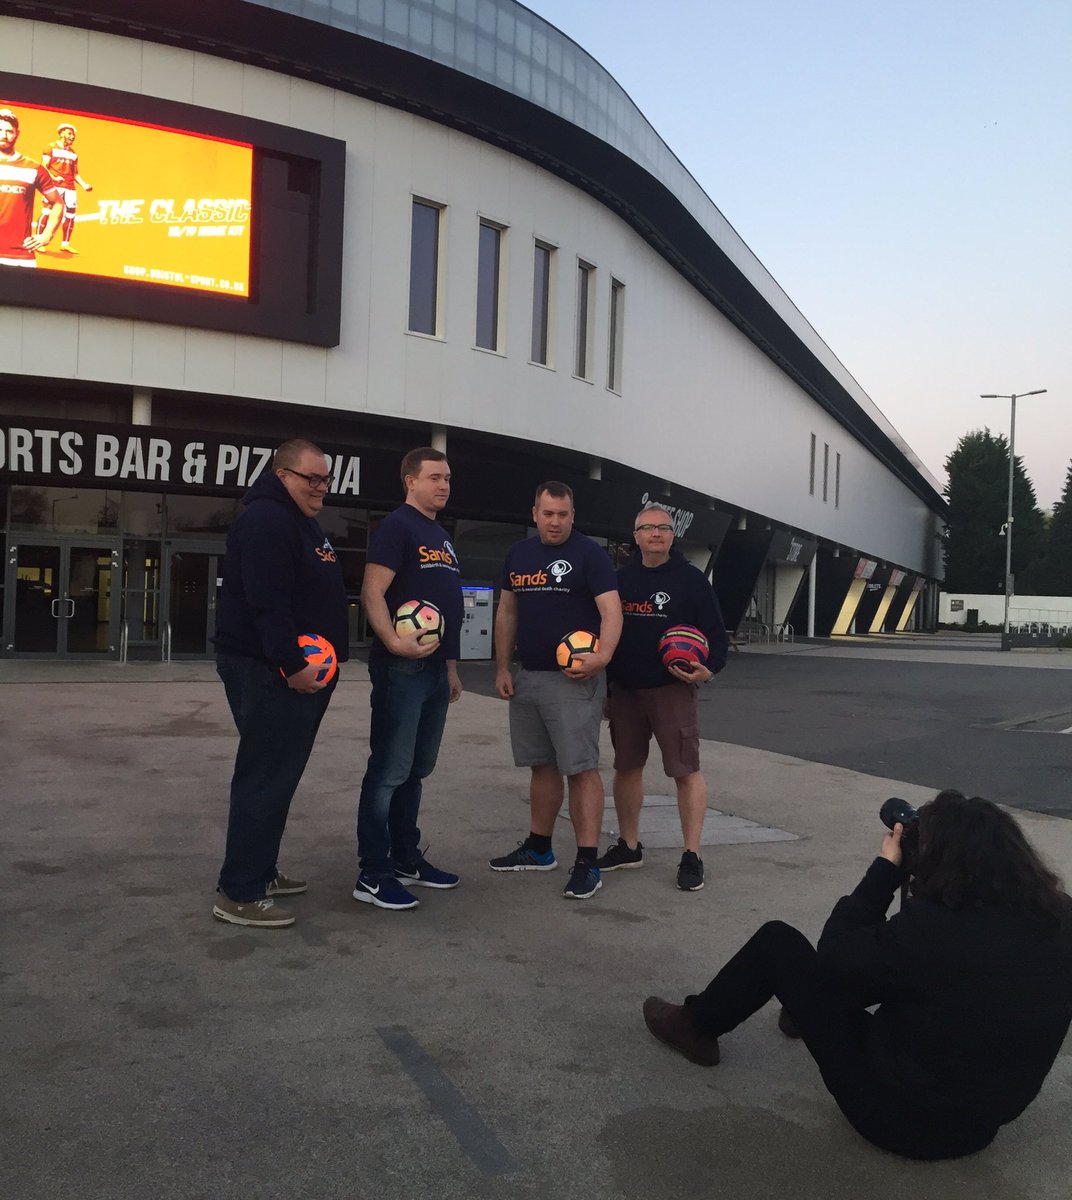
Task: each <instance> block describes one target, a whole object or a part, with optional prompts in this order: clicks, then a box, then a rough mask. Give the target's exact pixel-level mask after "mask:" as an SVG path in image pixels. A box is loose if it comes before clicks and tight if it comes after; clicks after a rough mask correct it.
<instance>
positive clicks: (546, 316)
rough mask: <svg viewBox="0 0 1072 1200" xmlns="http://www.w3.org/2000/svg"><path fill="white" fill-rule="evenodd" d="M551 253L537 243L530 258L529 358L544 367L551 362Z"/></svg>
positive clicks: (546, 247)
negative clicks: (530, 310) (530, 332)
mask: <svg viewBox="0 0 1072 1200" xmlns="http://www.w3.org/2000/svg"><path fill="white" fill-rule="evenodd" d="M553 253H554V251H553V250H552V249H551V247H550V246H545V245H544V244H543V243H542V242H537V243H536V248H535V250H534V251H533V256H532V349H531V352H530V355H529V357H530V358H531V360H532V361H533V362H534V363H540V364H541V365H542V366H545V367H546V366H548V365H550V361H551V345H550V337H549V328H550V318H551V255H552V254H553Z"/></svg>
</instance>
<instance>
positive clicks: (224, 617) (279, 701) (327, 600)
mask: <svg viewBox="0 0 1072 1200" xmlns="http://www.w3.org/2000/svg"><path fill="white" fill-rule="evenodd" d="M331 479H332V477H331V474H330V473H329V468H328V462H327V459H326V458H325V457H324V453H323V451H322V450H321V449H320V448H319V447H318V446H314V445H313V443H312V442H307V441H304V440H302V439H294V440H293V441H289V442H284V443H283V445H282V446H280V447H279V449H278V450H277V451H276V452H275V457H274V458H273V459H272V469H271V471H270V472H268V473H266V474H264V475H262V476H261V477H260V478H259V479H258V480H257V481H256V483H254V485H253V486H252V487H251V488H250V490H249V491H248V492H247V493H246V495H245V496H244V497H243V500H242V503H243V504H244V505H245V511H244V512H242V513H241V514H240V515H239V516H238V518H237V519H236V520H235V522H234V524H233V525H232V526H231V528H230V531H229V532H228V534H227V557H226V560H225V563H224V568H223V588H222V591H221V593H220V607H219V614H218V619H217V624H216V636H215V637H214V638H213V641H214V642H215V644H216V670H217V671H218V672H219V676H220V678H221V679H222V680H223V685H224V688H225V689H226V692H227V703H228V704H229V705H230V708H231V714H232V716H233V717H234V722H235V725H236V726H237V728H238V736H239V742H238V754H237V756H236V758H235V767H234V776H233V778H232V779H231V809H230V815H229V817H228V821H227V847H226V850H225V853H224V861H223V868H222V870H221V871H220V879H219V886H218V887H217V889H216V891H217V897H216V904H215V907H214V908H213V910H212V913H213V916H215V917H216V918H217V919H218V920H220V921H230V922H231V923H232V924H234V925H251V926H255V927H259V928H264V929H273V928H279V927H281V926H284V925H293V924H294V917H293V916H292V915H291V914H290V913H288V912H285V911H283V910H282V909H280V908H279V907H278V906H277V905H276V904H275V901H274V899H273V897H275V896H292V895H297V894H299V893H300V892H304V891H305V890H306V889H307V887H308V885H307V884H306V883H305V881H304V880H301V879H290V878H288V877H287V876H286V875H283V874H282V873H281V872H280V870H279V865H278V863H277V862H276V858H277V856H278V853H279V843H280V841H281V840H282V837H283V830H284V829H285V828H286V824H287V813H288V812H289V810H290V802H291V799H292V798H293V796H294V792H295V790H296V789H297V787H298V783H299V782H300V780H301V777H302V772H303V771H304V770H305V764H306V763H307V762H308V760H309V754H310V753H311V751H312V749H313V742H314V741H315V740H316V733H317V730H318V729H319V727H320V722H321V720H322V718H323V716H324V713H325V711H326V710H327V706H328V702H329V701H330V700H331V696H332V693H333V692H334V690H335V683H336V681H337V680H338V674H336V675H335V676H334V677H333V678H332V679H331V680H330V682H328V683H326V684H324V683H318V682H317V678H316V676H317V668H316V667H315V666H311V665H307V664H306V661H305V655H304V654H303V652H302V650H301V649H300V648H299V646H298V636H299V634H303V633H315V634H320V635H322V636H323V637H326V638H327V639H328V641H329V642H331V644H332V646H334V647H335V652H336V655H337V657H338V659H339V661H340V662H345V661H346V658H347V645H348V642H349V631H348V624H347V619H346V618H347V613H346V588H345V585H344V584H343V577H342V568H341V567H340V565H339V562H338V556H337V555H336V553H335V551H334V550H333V549H332V546H331V543H330V542H329V541H328V539H327V538H326V537H325V536H324V533H323V530H321V528H320V526H319V525H318V524H317V521H316V517H317V514H318V513H319V512H320V510H321V509H322V508H323V506H324V498H325V497H326V496H327V493H328V489H329V488H330V487H331Z"/></svg>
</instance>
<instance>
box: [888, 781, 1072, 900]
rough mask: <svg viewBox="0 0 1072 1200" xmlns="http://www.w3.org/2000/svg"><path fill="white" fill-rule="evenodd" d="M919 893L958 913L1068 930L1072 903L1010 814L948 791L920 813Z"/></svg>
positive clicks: (916, 874)
mask: <svg viewBox="0 0 1072 1200" xmlns="http://www.w3.org/2000/svg"><path fill="white" fill-rule="evenodd" d="M912 895H913V896H918V897H920V898H922V899H924V900H930V901H932V902H934V903H935V904H941V905H943V906H944V907H945V908H951V909H953V910H954V911H960V910H963V909H975V908H982V907H994V908H997V909H1003V910H1004V911H1006V912H1014V913H1020V914H1022V915H1024V916H1028V917H1034V918H1036V919H1041V920H1048V921H1053V922H1057V923H1059V924H1065V923H1067V922H1068V921H1069V920H1070V919H1072V900H1070V899H1069V897H1068V896H1067V895H1065V893H1064V891H1063V889H1062V887H1061V881H1060V879H1059V878H1058V877H1057V875H1055V874H1054V873H1053V871H1051V870H1050V869H1049V868H1048V867H1047V866H1046V865H1045V864H1044V863H1043V862H1042V860H1041V858H1040V857H1039V855H1038V854H1037V852H1036V851H1035V849H1034V847H1032V845H1031V844H1030V842H1028V840H1027V838H1026V837H1025V836H1024V833H1023V830H1022V829H1021V828H1020V826H1019V825H1018V824H1017V822H1016V821H1015V819H1014V818H1013V817H1011V816H1010V815H1009V814H1008V813H1007V812H1005V811H1004V809H1001V808H998V806H997V805H996V804H994V803H992V802H991V801H990V800H984V799H982V797H980V796H972V797H970V798H969V797H968V796H964V795H962V794H961V793H960V792H957V791H953V790H952V789H947V790H946V791H943V792H939V793H938V795H937V796H935V798H934V799H933V800H931V801H930V802H929V803H927V804H924V805H922V807H921V808H920V810H919V851H918V853H917V855H916V863H915V870H914V875H913V879H912Z"/></svg>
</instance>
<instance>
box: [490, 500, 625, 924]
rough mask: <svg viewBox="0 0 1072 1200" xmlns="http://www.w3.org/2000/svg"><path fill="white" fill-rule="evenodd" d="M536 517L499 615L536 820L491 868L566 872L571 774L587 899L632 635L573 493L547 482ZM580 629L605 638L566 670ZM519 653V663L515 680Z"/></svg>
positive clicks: (498, 657)
mask: <svg viewBox="0 0 1072 1200" xmlns="http://www.w3.org/2000/svg"><path fill="white" fill-rule="evenodd" d="M532 516H533V520H534V521H535V522H536V532H537V535H538V536H537V537H534V538H527V539H526V540H525V541H522V542H516V543H515V544H514V545H513V546H511V547H510V549H509V550H508V551H507V554H506V563H505V565H504V567H503V578H502V592H501V594H500V597H499V608H498V612H497V613H496V615H495V690H496V691H497V692H498V693H499V695H500V696H501V697H502V698H503V699H504V700H509V701H510V742H511V746H512V748H513V752H514V763H515V765H516V766H519V767H530V768H531V770H532V777H531V782H530V787H529V803H530V808H531V822H532V823H531V830H530V833H529V836H528V837H527V838H526V839H525V841H523V842H521V843H520V845H519V847H518V849H517V850H514V851H512V852H511V853H510V854H506V855H504V856H503V857H502V858H493V859H492V860H491V862H490V863H489V866H490V867H491V869H492V870H493V871H550V870H553V869H554V868H555V867H556V866H558V862H557V860H556V859H555V855H554V851H553V850H552V848H551V832H552V830H553V829H554V825H555V819H556V818H557V817H558V813H559V809H561V807H562V800H563V786H562V777H563V776H565V777H566V780H567V783H568V787H569V807H570V819H571V820H572V821H573V830H574V833H575V834H576V835H577V859H576V862H575V863H574V867H573V871H572V872H571V874H570V879H569V883H567V884H566V887H565V891H564V892H563V894H564V895H565V896H566V897H567V898H569V899H571V900H586V899H588V897H589V896H594V895H595V893H596V892H597V891H598V890H599V888H600V887H601V886H602V883H601V882H600V878H599V868H598V867H597V866H596V855H597V853H598V850H597V843H598V840H599V829H600V825H601V824H602V820H603V781H602V780H601V779H600V777H599V770H598V767H599V725H600V720H601V719H602V715H603V700H604V697H605V696H606V691H607V685H606V676H605V674H604V668H605V667H606V665H607V663H608V662H610V659H611V655H613V653H614V648H615V647H616V646H617V644H618V638H619V636H620V634H621V631H622V606H621V602H620V601H619V599H618V583H617V578H616V576H615V572H614V566H613V564H612V563H611V561H610V558H609V557H608V555H607V552H606V551H605V550H604V549H603V548H602V547H601V546H600V545H598V544H597V543H596V542H594V541H593V540H592V539H591V538H590V537H586V536H585V535H584V534H583V533H577V532H575V531H574V529H573V517H574V510H573V492H572V490H571V489H570V488H569V486H568V485H567V484H564V483H559V482H557V481H554V480H552V481H550V482H547V483H541V484H540V486H539V487H538V488H537V489H536V504H535V506H534V507H533V510H532ZM580 630H583V631H586V632H588V633H594V634H596V635H597V636H598V638H599V648H598V650H597V651H596V652H595V653H592V654H586V655H583V656H581V657H579V658H577V659H574V660H573V661H574V664H575V665H571V666H570V667H569V668H568V669H566V670H562V669H560V667H559V666H558V663H557V661H556V658H555V650H556V648H557V646H558V643H559V641H560V640H561V639H562V638H563V637H565V635H566V634H567V633H573V632H575V631H580ZM515 649H516V650H517V658H518V660H519V666H518V669H517V671H516V673H513V674H512V673H511V670H510V664H511V661H512V659H513V656H514V651H515Z"/></svg>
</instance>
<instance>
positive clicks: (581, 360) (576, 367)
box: [573, 260, 596, 379]
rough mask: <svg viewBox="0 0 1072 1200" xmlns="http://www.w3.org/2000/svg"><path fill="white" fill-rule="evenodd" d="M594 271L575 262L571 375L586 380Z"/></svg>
mask: <svg viewBox="0 0 1072 1200" xmlns="http://www.w3.org/2000/svg"><path fill="white" fill-rule="evenodd" d="M595 273H596V269H595V267H593V266H592V265H591V263H586V262H582V261H580V260H578V262H577V346H576V350H577V353H576V357H575V360H574V364H573V373H574V374H575V375H577V376H578V377H579V378H581V379H588V378H589V376H590V375H591V367H592V361H591V360H592V295H593V291H594V289H593V286H592V285H593V283H594V282H595Z"/></svg>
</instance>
